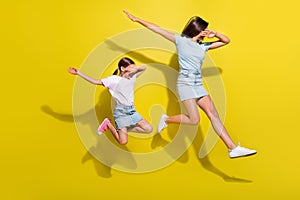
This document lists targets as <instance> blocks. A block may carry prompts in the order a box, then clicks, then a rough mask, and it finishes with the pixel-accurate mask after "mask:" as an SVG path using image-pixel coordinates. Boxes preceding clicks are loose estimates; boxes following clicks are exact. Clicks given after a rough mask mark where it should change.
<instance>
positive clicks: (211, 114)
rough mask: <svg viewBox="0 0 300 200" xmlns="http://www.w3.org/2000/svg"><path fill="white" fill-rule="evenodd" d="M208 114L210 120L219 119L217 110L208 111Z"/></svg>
mask: <svg viewBox="0 0 300 200" xmlns="http://www.w3.org/2000/svg"><path fill="white" fill-rule="evenodd" d="M207 116H208V118H209V119H210V120H214V119H218V118H219V114H218V113H217V112H208V113H207Z"/></svg>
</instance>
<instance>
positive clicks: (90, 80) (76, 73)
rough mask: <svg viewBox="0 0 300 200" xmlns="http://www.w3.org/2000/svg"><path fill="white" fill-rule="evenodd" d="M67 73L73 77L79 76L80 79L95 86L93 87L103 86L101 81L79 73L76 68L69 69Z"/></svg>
mask: <svg viewBox="0 0 300 200" xmlns="http://www.w3.org/2000/svg"><path fill="white" fill-rule="evenodd" d="M69 73H70V74H73V75H78V76H80V77H81V78H83V79H84V80H86V81H88V82H90V83H92V84H95V85H103V83H102V81H101V80H97V79H94V78H92V77H89V76H87V75H85V74H83V73H82V72H80V71H79V70H78V69H76V68H73V67H70V68H69Z"/></svg>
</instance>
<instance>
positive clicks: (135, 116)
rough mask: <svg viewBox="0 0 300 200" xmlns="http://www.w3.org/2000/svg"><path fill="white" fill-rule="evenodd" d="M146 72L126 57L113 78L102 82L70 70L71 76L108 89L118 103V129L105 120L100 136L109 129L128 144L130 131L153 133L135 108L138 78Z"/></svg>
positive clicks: (115, 118) (101, 126) (101, 125)
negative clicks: (76, 76) (135, 85)
mask: <svg viewBox="0 0 300 200" xmlns="http://www.w3.org/2000/svg"><path fill="white" fill-rule="evenodd" d="M145 70H146V67H145V66H136V65H135V63H134V62H133V61H132V60H131V59H130V58H126V57H124V58H122V59H121V60H120V61H119V63H118V69H117V70H116V71H115V72H114V74H113V75H112V76H109V77H107V78H104V79H101V80H96V79H94V78H91V77H89V76H87V75H85V74H83V73H82V72H80V71H79V70H78V69H76V68H73V67H70V68H69V72H70V73H71V74H74V75H78V76H80V77H81V78H83V79H85V80H86V81H88V82H90V83H92V84H95V85H102V86H104V87H106V88H107V89H108V90H109V92H110V94H111V95H112V97H113V98H114V100H115V102H116V105H115V108H114V120H115V124H116V126H117V127H116V128H115V127H114V126H113V124H112V123H111V121H110V119H108V118H105V119H104V120H103V122H102V123H101V124H100V126H99V128H98V134H99V135H100V134H102V133H103V132H104V131H106V130H107V129H109V130H110V131H111V133H112V134H113V135H114V137H115V138H116V140H117V141H118V142H119V143H120V144H127V142H128V135H127V132H128V131H131V132H138V133H151V132H152V126H151V125H150V124H149V123H148V122H147V120H146V119H144V118H143V117H142V116H141V115H140V114H139V113H137V112H136V110H135V108H134V84H135V82H136V78H137V77H138V76H140V75H141V74H142V73H143V72H144V71H145ZM118 72H120V73H119V75H117V74H118Z"/></svg>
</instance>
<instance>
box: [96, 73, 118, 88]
mask: <svg viewBox="0 0 300 200" xmlns="http://www.w3.org/2000/svg"><path fill="white" fill-rule="evenodd" d="M120 79H121V77H120V76H117V75H112V76H108V77H106V78H103V79H101V81H102V83H103V84H104V86H109V85H110V84H113V83H117V82H119V81H120Z"/></svg>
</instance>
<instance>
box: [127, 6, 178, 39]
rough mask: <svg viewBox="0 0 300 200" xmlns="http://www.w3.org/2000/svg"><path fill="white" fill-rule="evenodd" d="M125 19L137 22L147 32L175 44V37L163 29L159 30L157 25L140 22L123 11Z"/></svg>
mask: <svg viewBox="0 0 300 200" xmlns="http://www.w3.org/2000/svg"><path fill="white" fill-rule="evenodd" d="M123 12H124V13H125V14H126V15H127V17H128V18H129V19H131V20H132V21H133V22H138V23H139V24H141V25H142V26H144V27H146V28H148V29H149V30H151V31H153V32H155V33H157V34H159V35H161V36H163V37H164V38H166V39H168V40H170V41H171V42H174V43H175V36H174V34H173V33H170V32H168V31H167V30H165V29H162V28H160V27H159V26H158V25H156V24H153V23H151V22H147V21H145V20H142V19H140V18H137V17H135V16H133V15H132V14H130V13H129V12H127V11H126V10H124V11H123Z"/></svg>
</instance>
